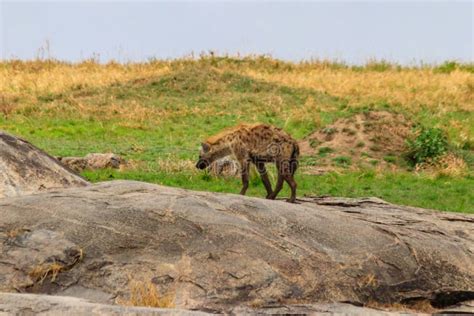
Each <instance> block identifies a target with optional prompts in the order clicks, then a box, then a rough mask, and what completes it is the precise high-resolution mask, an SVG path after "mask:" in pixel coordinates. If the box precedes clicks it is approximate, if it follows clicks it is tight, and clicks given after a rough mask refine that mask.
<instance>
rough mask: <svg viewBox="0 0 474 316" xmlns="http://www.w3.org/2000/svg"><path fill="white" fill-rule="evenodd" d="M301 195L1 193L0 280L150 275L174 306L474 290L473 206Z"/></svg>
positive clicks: (81, 280) (92, 189)
mask: <svg viewBox="0 0 474 316" xmlns="http://www.w3.org/2000/svg"><path fill="white" fill-rule="evenodd" d="M298 202H299V204H289V203H286V202H282V201H271V200H264V199H259V198H251V197H242V196H239V195H232V194H215V193H206V192H195V191H188V190H183V189H176V188H169V187H164V186H158V185H153V184H146V183H141V182H133V181H112V182H106V183H100V184H96V185H90V186H87V187H80V188H70V189H61V190H55V191H50V192H47V193H41V194H35V195H29V196H23V197H17V198H5V199H2V200H0V219H1V221H0V287H1V289H0V291H4V292H5V291H20V292H32V293H47V294H54V295H65V296H75V297H79V298H85V299H89V300H92V301H94V302H96V303H112V304H113V303H116V302H120V301H122V300H127V299H128V298H129V297H130V294H131V292H133V291H132V290H131V289H132V284H134V286H143V287H146V286H150V285H151V286H152V287H154V288H156V289H157V291H158V292H159V293H160V294H162V295H163V296H165V295H166V296H171V297H173V305H175V306H176V307H177V308H186V309H199V310H203V311H213V312H231V311H233V310H234V311H235V309H236V308H238V307H240V308H244V307H245V308H251V309H252V308H253V309H255V308H257V309H258V308H265V309H269V308H270V307H272V308H280V311H281V310H285V306H292V308H297V307H298V306H299V304H304V305H305V306H308V304H309V305H311V304H316V303H317V304H321V303H331V302H351V303H353V304H356V305H364V304H371V303H377V304H380V305H385V304H389V305H390V304H394V303H397V304H402V305H414V306H416V305H417V304H419V303H420V302H424V303H427V304H428V305H430V304H431V306H432V308H434V309H440V308H444V307H446V306H449V305H453V304H456V303H459V302H463V301H468V300H471V299H473V298H474V225H473V224H474V217H473V216H469V215H460V214H452V213H441V212H436V211H430V210H424V209H419V208H413V207H404V206H398V205H393V204H389V203H386V202H384V201H381V200H378V199H373V198H372V199H335V198H310V197H308V198H304V199H301V200H299V201H298ZM305 308H307V307H305ZM275 310H277V309H275Z"/></svg>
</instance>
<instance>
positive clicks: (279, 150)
mask: <svg viewBox="0 0 474 316" xmlns="http://www.w3.org/2000/svg"><path fill="white" fill-rule="evenodd" d="M238 127H239V129H238V132H237V134H238V135H239V141H240V142H241V144H242V145H243V146H245V149H246V150H247V151H248V153H249V155H250V156H251V157H252V158H256V159H258V160H262V161H279V160H294V159H297V158H298V155H299V148H298V143H297V141H296V140H295V139H293V138H292V137H291V136H290V135H288V134H287V133H286V132H285V131H283V130H282V129H281V128H278V127H275V126H272V125H267V124H253V125H250V124H241V125H239V126H238Z"/></svg>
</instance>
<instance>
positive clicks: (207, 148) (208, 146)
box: [201, 143, 211, 152]
mask: <svg viewBox="0 0 474 316" xmlns="http://www.w3.org/2000/svg"><path fill="white" fill-rule="evenodd" d="M201 146H202V150H203V151H204V152H208V151H209V150H211V146H210V145H209V144H208V143H201Z"/></svg>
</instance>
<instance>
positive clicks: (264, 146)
mask: <svg viewBox="0 0 474 316" xmlns="http://www.w3.org/2000/svg"><path fill="white" fill-rule="evenodd" d="M230 155H232V156H234V157H235V158H236V159H237V161H239V163H240V166H241V173H242V185H243V186H242V190H241V191H240V194H242V195H245V192H246V191H247V188H248V186H249V167H250V163H253V164H255V166H256V167H257V170H258V172H259V173H260V176H261V178H262V181H263V184H264V186H265V189H266V190H267V199H275V198H276V196H277V195H278V193H279V192H280V190H281V188H282V187H283V181H286V182H287V183H288V185H289V186H290V188H291V197H290V198H289V200H288V201H289V202H295V199H296V186H297V184H296V181H295V179H294V178H293V176H294V174H295V171H296V169H297V167H298V156H299V148H298V143H297V142H296V140H294V139H293V138H292V137H291V136H290V135H288V134H287V133H285V132H284V131H283V130H282V129H280V128H278V127H275V126H271V125H267V124H240V125H238V126H235V127H233V128H229V129H227V130H224V131H222V132H220V133H219V134H217V135H214V136H212V137H209V138H208V139H207V140H206V141H205V142H204V143H202V148H201V152H200V154H199V161H198V162H197V164H196V167H197V168H199V169H205V168H207V167H209V165H210V164H211V163H212V162H213V161H215V160H217V159H220V158H222V157H225V156H230ZM267 162H274V163H276V167H277V170H278V180H277V184H276V187H275V190H272V186H271V184H270V180H269V179H268V174H267V170H266V169H265V163H267Z"/></svg>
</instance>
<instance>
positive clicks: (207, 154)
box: [196, 143, 213, 169]
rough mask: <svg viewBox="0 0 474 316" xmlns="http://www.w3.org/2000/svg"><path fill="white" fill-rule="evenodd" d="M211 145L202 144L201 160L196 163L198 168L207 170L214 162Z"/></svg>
mask: <svg viewBox="0 0 474 316" xmlns="http://www.w3.org/2000/svg"><path fill="white" fill-rule="evenodd" d="M212 161H213V160H212V151H211V145H210V144H208V143H202V144H201V151H200V152H199V160H198V162H197V163H196V168H198V169H206V168H207V167H209V165H210V164H211V162H212Z"/></svg>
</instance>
